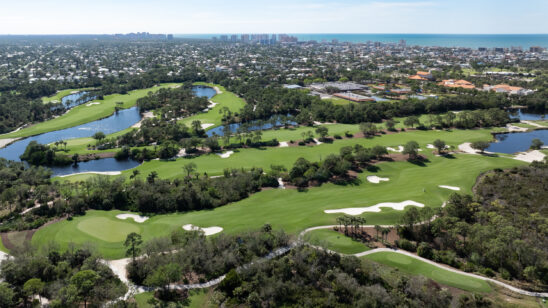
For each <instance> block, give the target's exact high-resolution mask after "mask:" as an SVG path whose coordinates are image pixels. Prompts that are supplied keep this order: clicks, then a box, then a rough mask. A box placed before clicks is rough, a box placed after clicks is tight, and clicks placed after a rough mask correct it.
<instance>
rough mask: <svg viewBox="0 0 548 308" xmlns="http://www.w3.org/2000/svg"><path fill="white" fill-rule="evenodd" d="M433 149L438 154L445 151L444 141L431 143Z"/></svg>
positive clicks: (438, 140)
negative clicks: (436, 150)
mask: <svg viewBox="0 0 548 308" xmlns="http://www.w3.org/2000/svg"><path fill="white" fill-rule="evenodd" d="M433 145H434V147H435V148H436V149H438V154H441V153H442V152H443V151H444V150H445V141H443V140H440V139H436V140H434V143H433Z"/></svg>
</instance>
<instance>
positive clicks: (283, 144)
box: [278, 141, 289, 148]
mask: <svg viewBox="0 0 548 308" xmlns="http://www.w3.org/2000/svg"><path fill="white" fill-rule="evenodd" d="M278 146H279V147H280V148H287V147H288V146H289V144H288V143H287V141H282V142H280V145H278Z"/></svg>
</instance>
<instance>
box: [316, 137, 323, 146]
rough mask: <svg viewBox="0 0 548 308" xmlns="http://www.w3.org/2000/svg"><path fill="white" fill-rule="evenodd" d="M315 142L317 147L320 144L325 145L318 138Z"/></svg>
mask: <svg viewBox="0 0 548 308" xmlns="http://www.w3.org/2000/svg"><path fill="white" fill-rule="evenodd" d="M314 142H316V144H317V145H320V144H322V143H323V142H321V141H320V140H318V139H316V138H314Z"/></svg>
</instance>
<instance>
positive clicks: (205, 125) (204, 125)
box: [202, 123, 215, 129]
mask: <svg viewBox="0 0 548 308" xmlns="http://www.w3.org/2000/svg"><path fill="white" fill-rule="evenodd" d="M214 125H215V124H211V123H205V124H202V129H208V128H210V127H211V126H214Z"/></svg>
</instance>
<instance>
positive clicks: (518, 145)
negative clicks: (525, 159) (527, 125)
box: [487, 130, 548, 154]
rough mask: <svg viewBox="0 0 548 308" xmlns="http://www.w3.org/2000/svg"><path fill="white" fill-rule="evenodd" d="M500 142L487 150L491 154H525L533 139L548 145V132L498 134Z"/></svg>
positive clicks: (492, 144) (494, 143) (497, 137)
mask: <svg viewBox="0 0 548 308" xmlns="http://www.w3.org/2000/svg"><path fill="white" fill-rule="evenodd" d="M495 138H496V139H497V141H498V142H493V143H491V146H489V148H487V151H489V152H498V153H506V154H513V153H516V152H524V151H527V150H528V149H529V147H530V146H531V141H532V140H533V139H540V140H541V141H542V142H544V144H548V130H535V131H531V132H526V133H511V134H496V135H495Z"/></svg>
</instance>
